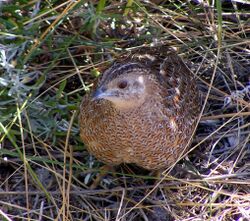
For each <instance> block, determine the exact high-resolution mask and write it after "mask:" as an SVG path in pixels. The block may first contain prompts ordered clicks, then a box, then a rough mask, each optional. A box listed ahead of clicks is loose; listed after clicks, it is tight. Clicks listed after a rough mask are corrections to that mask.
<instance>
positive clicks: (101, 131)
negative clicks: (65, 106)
mask: <svg viewBox="0 0 250 221" xmlns="http://www.w3.org/2000/svg"><path fill="white" fill-rule="evenodd" d="M199 112H200V103H199V92H198V88H197V83H196V81H195V78H194V76H193V74H192V73H191V72H190V71H189V69H188V68H187V67H186V65H185V64H184V63H183V61H182V59H181V58H180V57H179V56H178V55H177V54H176V53H175V52H174V51H173V50H171V49H169V48H168V47H167V46H153V47H150V46H145V47H142V48H140V49H136V50H133V51H131V52H128V53H125V54H123V55H121V56H120V57H119V58H117V59H116V61H115V62H114V63H113V64H112V65H111V66H110V67H109V68H108V69H107V70H106V71H104V73H103V74H102V76H101V77H100V78H99V81H98V82H97V84H96V85H95V87H94V90H93V91H92V92H91V93H90V94H87V95H85V96H84V97H83V100H82V103H81V106H80V115H79V125H80V136H81V139H82V140H83V142H84V144H86V147H87V150H88V151H89V152H90V153H91V154H92V155H94V156H95V157H96V158H97V159H98V160H100V161H102V162H104V163H105V164H107V165H112V166H115V165H119V164H121V163H134V164H136V165H138V166H140V167H142V168H145V169H147V170H161V169H164V168H165V169H166V168H168V167H169V166H171V165H172V164H173V163H175V162H176V161H177V160H178V159H179V157H180V155H181V154H182V153H183V152H184V150H185V148H186V147H187V145H188V143H189V141H190V139H191V136H192V134H193V132H194V130H195V126H196V123H197V119H198V116H199Z"/></svg>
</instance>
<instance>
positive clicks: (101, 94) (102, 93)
mask: <svg viewBox="0 0 250 221" xmlns="http://www.w3.org/2000/svg"><path fill="white" fill-rule="evenodd" d="M106 96H107V94H106V88H104V87H100V88H98V89H96V90H95V91H94V92H93V93H92V96H91V97H92V101H95V100H99V99H102V98H105V97H106Z"/></svg>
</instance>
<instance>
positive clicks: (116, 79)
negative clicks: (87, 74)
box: [92, 67, 149, 109]
mask: <svg viewBox="0 0 250 221" xmlns="http://www.w3.org/2000/svg"><path fill="white" fill-rule="evenodd" d="M107 72H109V73H107ZM147 72H148V71H147V70H145V69H142V68H134V69H131V68H128V69H126V68H122V67H120V68H117V70H116V71H115V70H114V69H112V70H108V71H106V73H104V75H103V77H102V79H101V81H100V84H99V85H98V87H97V89H96V90H95V91H94V92H93V93H92V100H99V99H105V100H108V101H110V102H112V103H113V105H114V106H115V107H116V108H118V109H130V108H134V107H138V106H140V105H141V104H142V103H143V102H144V101H145V98H146V96H147V93H148V90H147V89H148V87H147V85H148V77H149V76H148V74H147Z"/></svg>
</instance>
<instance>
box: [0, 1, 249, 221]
mask: <svg viewBox="0 0 250 221" xmlns="http://www.w3.org/2000/svg"><path fill="white" fill-rule="evenodd" d="M249 10H250V5H249V3H248V2H247V1H245V2H244V1H232V2H230V1H225V2H221V1H216V2H213V3H210V2H209V1H188V2H183V1H167V2H165V1H124V2H121V1H113V2H112V4H111V3H110V2H107V1H103V0H100V1H90V2H84V1H63V2H62V1H57V0H55V1H39V0H37V1H21V0H16V1H14V0H13V1H6V2H2V3H1V12H0V13H1V17H0V34H1V35H0V96H1V98H0V145H1V146H0V174H1V175H0V179H1V182H0V188H1V191H0V195H1V197H0V205H1V206H0V217H1V218H2V219H3V220H26V219H27V220H57V219H60V220H61V219H62V220H66V219H67V220H120V221H122V220H248V219H250V211H249V197H250V196H249V192H250V190H249V184H250V183H249V179H250V176H249V170H250V168H249V159H250V146H249V128H250V125H249V118H250V117H249V115H250V114H249V113H250V105H249V103H250V92H249V91H250V90H249V81H250V78H249V76H250V64H249V58H250V54H249V43H250V35H249V28H250V27H249V19H250V17H249ZM152 42H160V43H162V44H167V45H169V46H170V47H173V48H176V49H177V52H178V53H179V54H180V56H182V57H183V59H184V60H186V63H187V65H188V66H189V68H190V69H191V70H192V71H193V73H194V74H195V75H196V76H197V79H198V80H199V85H200V90H201V94H202V102H203V112H202V117H201V120H200V124H199V126H198V130H197V134H196V135H195V137H194V142H193V144H192V147H191V149H190V151H189V153H188V155H186V156H185V157H184V159H182V160H180V161H179V163H178V164H177V165H176V166H175V168H174V169H173V170H172V171H171V172H170V173H166V175H164V177H163V178H162V179H161V180H159V182H158V183H157V185H156V184H155V182H153V180H154V177H151V175H150V174H149V173H148V172H147V171H141V169H139V168H136V167H133V166H121V167H119V168H118V169H117V171H116V175H114V174H112V173H110V174H109V175H107V176H106V177H105V178H104V179H103V181H102V182H101V183H100V186H99V189H97V190H89V186H90V184H91V182H93V179H94V177H95V175H96V173H97V172H98V171H99V168H100V166H101V165H100V163H99V162H98V161H96V160H95V159H94V158H92V157H91V156H89V154H88V153H87V151H86V149H85V147H84V144H82V142H81V141H80V138H79V131H78V124H77V110H78V106H79V104H80V102H81V98H82V96H83V95H84V94H85V93H88V91H89V90H90V89H91V87H92V84H93V81H95V80H96V77H98V75H99V73H101V72H102V70H103V69H105V67H106V66H107V65H108V64H109V63H110V62H112V60H113V59H115V58H116V57H117V56H118V55H119V54H120V53H122V52H124V51H126V50H127V51H129V50H132V49H133V48H134V47H138V46H141V45H144V44H150V43H152ZM152 189H154V192H153V193H152V194H150V193H151V190H152ZM147 193H148V194H147Z"/></svg>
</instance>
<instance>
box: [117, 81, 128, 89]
mask: <svg viewBox="0 0 250 221" xmlns="http://www.w3.org/2000/svg"><path fill="white" fill-rule="evenodd" d="M127 86H128V82H127V81H121V82H119V83H118V88H120V89H124V88H126V87H127Z"/></svg>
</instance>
